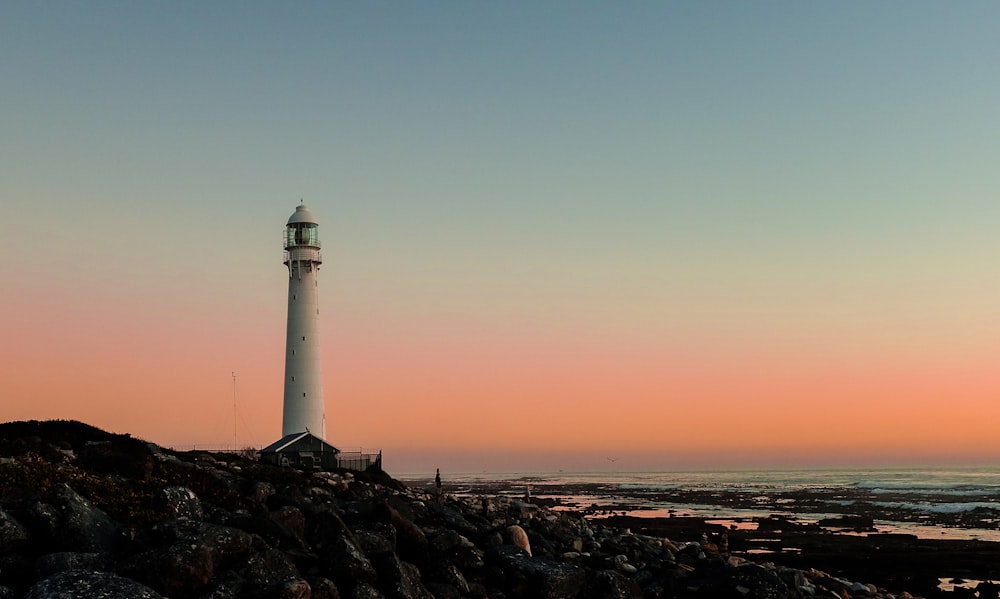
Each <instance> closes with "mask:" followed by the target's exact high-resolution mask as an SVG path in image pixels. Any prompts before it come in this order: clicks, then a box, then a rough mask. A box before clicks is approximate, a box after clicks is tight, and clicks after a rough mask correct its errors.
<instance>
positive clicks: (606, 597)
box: [584, 570, 643, 599]
mask: <svg viewBox="0 0 1000 599" xmlns="http://www.w3.org/2000/svg"><path fill="white" fill-rule="evenodd" d="M584 596H585V597H586V598H587V599H642V597H643V594H642V589H640V588H639V585H637V584H636V583H635V582H633V581H632V580H629V579H628V578H626V577H625V576H623V575H621V574H619V573H618V572H615V571H614V570H602V571H601V572H598V573H597V574H596V575H594V576H593V578H592V579H591V580H590V581H588V584H587V592H586V593H585V594H584Z"/></svg>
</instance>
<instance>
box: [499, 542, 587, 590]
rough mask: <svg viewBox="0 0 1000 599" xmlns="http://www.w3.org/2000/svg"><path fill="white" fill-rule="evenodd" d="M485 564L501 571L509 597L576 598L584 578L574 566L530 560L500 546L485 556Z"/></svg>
mask: <svg viewBox="0 0 1000 599" xmlns="http://www.w3.org/2000/svg"><path fill="white" fill-rule="evenodd" d="M486 563H487V564H493V565H497V566H499V568H500V569H501V570H502V571H503V574H504V578H505V585H506V588H505V589H504V591H505V592H506V593H507V594H509V595H510V596H511V597H525V598H530V599H572V598H573V597H578V596H579V595H580V593H581V591H582V590H583V588H584V585H585V584H586V579H587V575H586V572H585V571H584V569H583V568H581V567H580V566H577V565H575V564H568V563H563V562H555V561H551V560H547V559H541V558H532V557H531V556H529V555H528V554H527V552H525V551H524V550H522V549H520V548H518V547H514V546H512V545H501V546H500V547H495V548H492V549H490V550H489V551H487V552H486Z"/></svg>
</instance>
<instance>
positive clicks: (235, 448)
mask: <svg viewBox="0 0 1000 599" xmlns="http://www.w3.org/2000/svg"><path fill="white" fill-rule="evenodd" d="M238 422H239V418H238V417H237V416H236V373H235V372H233V451H239V449H240V446H239V445H238V444H237V442H236V426H237V423H238Z"/></svg>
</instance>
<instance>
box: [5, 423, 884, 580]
mask: <svg viewBox="0 0 1000 599" xmlns="http://www.w3.org/2000/svg"><path fill="white" fill-rule="evenodd" d="M5 427H6V428H5ZM0 436H2V439H3V441H2V442H0V457H2V461H0V599H4V598H7V597H29V598H32V599H54V598H56V597H60V598H61V597H71V598H72V597H88V598H90V597H148V598H157V597H172V598H179V599H186V598H192V599H194V598H199V599H201V598H204V599H231V598H232V599H235V598H244V597H245V598H252V599H257V598H260V599H263V598H287V599H340V598H345V599H366V598H367V599H382V598H384V599H432V598H439V599H459V598H476V599H480V598H487V597H488V598H491V599H505V598H530V599H573V598H578V599H599V598H600V599H605V598H612V599H614V598H622V599H631V598H637V597H673V598H686V597H692V598H693V597H719V598H727V597H732V598H739V599H743V598H757V597H759V598H764V597H766V598H769V599H786V598H787V599H793V598H796V599H797V598H800V597H811V596H828V597H830V596H838V597H876V598H877V597H890V596H892V595H890V594H889V593H887V592H886V591H885V590H883V589H879V588H876V587H874V586H872V585H868V584H864V583H863V582H858V581H846V580H842V579H839V578H836V577H834V576H831V575H828V574H825V573H823V572H821V571H818V570H808V571H804V570H795V569H790V568H779V567H776V566H773V565H767V564H757V563H753V562H749V561H746V560H744V559H740V558H737V557H735V556H731V555H729V554H728V553H727V552H726V545H724V544H721V543H718V542H714V543H709V542H707V541H706V540H688V539H669V540H668V539H663V538H658V537H654V536H644V535H637V534H632V533H630V532H628V531H627V530H622V529H615V528H611V527H605V526H601V525H600V524H599V523H597V521H592V520H588V519H586V518H584V517H583V516H582V515H581V514H579V513H575V512H570V511H553V510H550V509H548V508H545V507H539V506H534V505H531V504H525V503H524V502H521V501H511V500H510V499H507V498H503V497H492V498H490V497H486V498H478V499H476V500H475V501H472V500H466V499H457V498H453V497H444V498H442V499H441V501H438V498H437V497H435V496H434V495H433V494H427V493H422V492H416V491H412V490H410V489H407V488H406V487H404V486H403V485H401V484H400V483H398V482H397V481H395V480H393V479H392V478H390V477H389V476H387V475H386V474H385V473H382V472H346V471H344V472H337V473H331V472H319V473H306V472H300V471H297V470H292V469H287V468H285V469H282V468H277V467H271V466H267V465H264V464H260V463H257V462H255V461H253V460H251V459H247V458H246V457H241V456H237V455H235V454H233V455H226V454H205V453H186V454H180V453H175V452H171V451H167V450H164V449H162V448H159V447H156V446H152V445H149V444H145V443H141V442H138V441H137V440H135V439H132V438H131V437H128V436H126V435H111V434H109V433H105V432H103V431H99V430H97V429H92V428H90V427H86V425H81V424H79V423H65V422H56V423H11V424H9V425H0ZM85 456H86V457H85ZM528 506H530V508H529V507H528ZM899 596H901V595H896V597H899Z"/></svg>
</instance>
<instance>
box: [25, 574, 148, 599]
mask: <svg viewBox="0 0 1000 599" xmlns="http://www.w3.org/2000/svg"><path fill="white" fill-rule="evenodd" d="M120 597H129V598H130V599H162V598H163V596H162V595H160V594H159V593H157V592H156V591H154V590H153V589H150V588H149V587H146V586H144V585H141V584H139V583H138V582H136V581H134V580H130V579H128V578H123V577H121V576H118V575H117V574H112V573H110V572H98V571H95V570H68V571H66V572H61V573H59V574H56V575H54V576H51V577H49V578H46V579H45V580H42V581H41V582H38V583H36V584H35V585H33V586H32V587H31V588H30V589H29V590H28V594H27V595H25V599H118V598H120Z"/></svg>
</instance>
